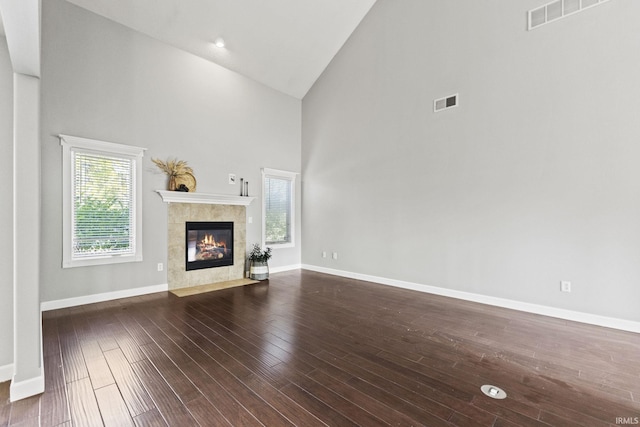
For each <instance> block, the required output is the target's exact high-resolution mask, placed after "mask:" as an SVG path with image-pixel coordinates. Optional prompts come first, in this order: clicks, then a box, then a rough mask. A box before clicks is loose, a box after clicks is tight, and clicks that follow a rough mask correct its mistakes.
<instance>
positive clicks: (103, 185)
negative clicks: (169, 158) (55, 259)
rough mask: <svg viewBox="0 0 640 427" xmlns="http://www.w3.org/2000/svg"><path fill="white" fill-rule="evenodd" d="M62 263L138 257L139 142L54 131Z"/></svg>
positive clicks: (135, 259) (123, 259) (125, 259)
mask: <svg viewBox="0 0 640 427" xmlns="http://www.w3.org/2000/svg"><path fill="white" fill-rule="evenodd" d="M60 140H61V144H62V146H63V174H64V175H63V176H64V178H63V192H62V193H63V199H64V200H63V245H64V246H63V253H62V265H63V267H79V266H86V265H96V264H111V263H121V262H131V261H141V260H142V233H141V230H140V224H141V218H142V213H141V212H142V198H141V191H140V187H141V176H142V174H141V163H142V155H143V152H144V149H143V148H140V147H133V146H128V145H121V144H114V143H110V142H104V141H96V140H91V139H86V138H79V137H74V136H68V135H60Z"/></svg>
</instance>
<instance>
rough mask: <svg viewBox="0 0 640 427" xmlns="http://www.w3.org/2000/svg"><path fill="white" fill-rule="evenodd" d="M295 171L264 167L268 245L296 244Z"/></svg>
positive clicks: (265, 242)
mask: <svg viewBox="0 0 640 427" xmlns="http://www.w3.org/2000/svg"><path fill="white" fill-rule="evenodd" d="M295 176H296V174H295V173H292V172H285V171H277V170H273V169H263V178H262V180H263V231H264V236H263V239H264V244H265V245H266V246H280V247H282V246H293V245H294V212H295V204H294V196H295Z"/></svg>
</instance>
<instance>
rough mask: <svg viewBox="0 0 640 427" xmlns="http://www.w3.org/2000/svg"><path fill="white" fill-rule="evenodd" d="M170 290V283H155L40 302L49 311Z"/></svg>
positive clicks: (41, 306) (42, 308) (43, 308)
mask: <svg viewBox="0 0 640 427" xmlns="http://www.w3.org/2000/svg"><path fill="white" fill-rule="evenodd" d="M168 290H169V285H167V284H163V285H153V286H145V287H142V288H131V289H125V290H122V291H113V292H105V293H102V294H93V295H85V296H81V297H75V298H66V299H60V300H55V301H44V302H42V303H40V310H42V311H49V310H57V309H59V308H67V307H75V306H77V305H84V304H93V303H96V302H104V301H111V300H114V299H120V298H128V297H137V296H139V295H146V294H153V293H156V292H166V291H168Z"/></svg>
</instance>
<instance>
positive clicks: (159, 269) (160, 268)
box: [158, 262, 164, 271]
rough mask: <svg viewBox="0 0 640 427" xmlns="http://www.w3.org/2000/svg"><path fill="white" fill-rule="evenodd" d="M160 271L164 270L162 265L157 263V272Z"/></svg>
mask: <svg viewBox="0 0 640 427" xmlns="http://www.w3.org/2000/svg"><path fill="white" fill-rule="evenodd" d="M162 270H164V264H163V263H161V262H159V263H158V271H162Z"/></svg>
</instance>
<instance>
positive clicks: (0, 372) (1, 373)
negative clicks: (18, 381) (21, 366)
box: [0, 363, 13, 383]
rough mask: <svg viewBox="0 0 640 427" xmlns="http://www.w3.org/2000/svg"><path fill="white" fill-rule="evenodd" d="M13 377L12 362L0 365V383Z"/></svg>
mask: <svg viewBox="0 0 640 427" xmlns="http://www.w3.org/2000/svg"><path fill="white" fill-rule="evenodd" d="M11 378H13V363H10V364H8V365H4V366H0V383H3V382H5V381H9V380H10V379H11Z"/></svg>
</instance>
